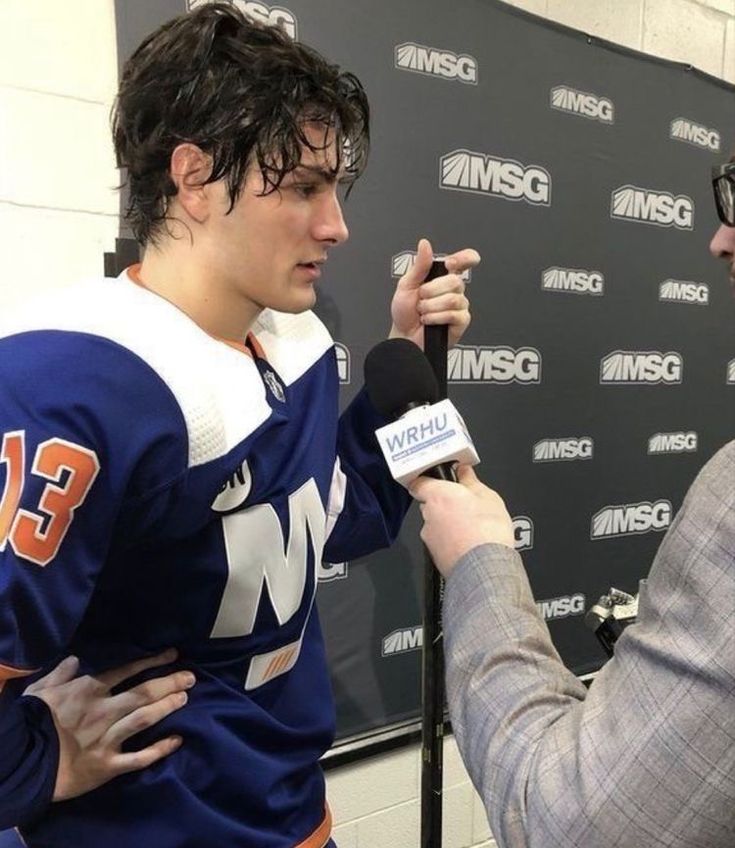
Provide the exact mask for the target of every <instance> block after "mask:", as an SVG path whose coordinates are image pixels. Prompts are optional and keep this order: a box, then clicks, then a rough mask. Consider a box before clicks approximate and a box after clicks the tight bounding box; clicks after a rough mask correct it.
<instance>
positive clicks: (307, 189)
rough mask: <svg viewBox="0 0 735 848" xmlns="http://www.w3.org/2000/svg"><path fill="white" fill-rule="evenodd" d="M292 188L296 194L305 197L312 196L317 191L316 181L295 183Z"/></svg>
mask: <svg viewBox="0 0 735 848" xmlns="http://www.w3.org/2000/svg"><path fill="white" fill-rule="evenodd" d="M293 188H294V190H295V191H296V193H297V194H300V195H301V197H306V198H308V197H313V196H314V195H315V194H316V193H317V191H319V185H318V184H317V183H295V184H294V186H293Z"/></svg>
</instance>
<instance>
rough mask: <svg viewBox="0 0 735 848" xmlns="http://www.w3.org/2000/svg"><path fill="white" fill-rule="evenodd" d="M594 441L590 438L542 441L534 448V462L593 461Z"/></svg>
mask: <svg viewBox="0 0 735 848" xmlns="http://www.w3.org/2000/svg"><path fill="white" fill-rule="evenodd" d="M593 445H594V443H593V441H592V439H591V438H590V436H583V437H582V438H579V439H542V440H541V441H540V442H536V444H535V445H534V446H533V461H534V462H561V461H567V462H569V461H571V460H574V459H592V452H593Z"/></svg>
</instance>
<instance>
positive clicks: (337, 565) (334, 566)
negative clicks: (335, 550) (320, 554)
mask: <svg viewBox="0 0 735 848" xmlns="http://www.w3.org/2000/svg"><path fill="white" fill-rule="evenodd" d="M316 576H317V580H318V581H319V582H320V583H332V582H333V581H334V580H345V579H347V577H348V576H349V563H347V562H320V563H319V565H318V566H317V573H316Z"/></svg>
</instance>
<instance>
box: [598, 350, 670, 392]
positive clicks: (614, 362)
mask: <svg viewBox="0 0 735 848" xmlns="http://www.w3.org/2000/svg"><path fill="white" fill-rule="evenodd" d="M683 368H684V360H683V359H682V356H681V354H680V353H676V352H673V351H671V352H669V353H661V352H660V351H657V350H649V351H634V350H614V351H613V352H612V353H608V354H607V356H605V357H603V359H602V362H601V363H600V383H602V384H608V385H623V384H636V383H637V384H640V385H646V384H648V385H655V384H658V383H666V384H669V385H672V384H678V383H681V380H682V371H683Z"/></svg>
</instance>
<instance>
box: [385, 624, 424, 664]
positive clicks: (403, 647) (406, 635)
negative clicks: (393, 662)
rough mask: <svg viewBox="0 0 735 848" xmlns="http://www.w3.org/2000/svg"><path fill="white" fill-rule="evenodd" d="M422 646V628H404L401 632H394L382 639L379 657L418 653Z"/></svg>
mask: <svg viewBox="0 0 735 848" xmlns="http://www.w3.org/2000/svg"><path fill="white" fill-rule="evenodd" d="M423 644H424V628H423V627H422V626H421V625H420V624H419V625H417V626H416V627H405V628H404V629H403V630H394V631H393V632H392V633H389V634H388V635H387V636H386V637H385V638H384V639H383V647H382V650H381V655H382V656H384V657H389V656H392V655H394V654H406V653H408V652H409V651H420V650H421V648H422V646H423Z"/></svg>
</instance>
